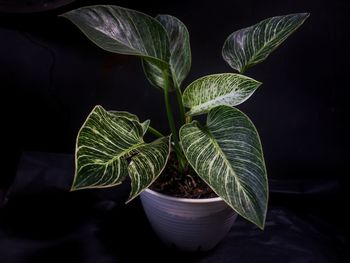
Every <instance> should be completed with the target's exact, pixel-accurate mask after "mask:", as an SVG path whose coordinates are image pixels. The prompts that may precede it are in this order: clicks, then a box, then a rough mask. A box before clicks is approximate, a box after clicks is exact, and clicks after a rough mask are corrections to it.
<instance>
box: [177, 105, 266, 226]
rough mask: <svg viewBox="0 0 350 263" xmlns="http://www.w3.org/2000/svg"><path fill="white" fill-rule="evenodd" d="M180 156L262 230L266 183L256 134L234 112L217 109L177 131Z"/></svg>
mask: <svg viewBox="0 0 350 263" xmlns="http://www.w3.org/2000/svg"><path fill="white" fill-rule="evenodd" d="M180 139H181V144H182V147H183V150H184V153H185V155H186V157H187V159H188V161H189V163H190V164H191V166H192V167H193V168H194V170H195V171H196V172H197V173H198V175H199V176H200V177H201V178H202V179H203V180H204V181H205V182H206V183H207V184H208V185H209V186H210V187H211V188H212V189H213V190H214V191H215V193H216V194H217V195H218V196H220V197H221V198H222V199H223V200H225V201H226V202H227V204H228V205H230V206H231V207H232V208H233V209H234V210H235V211H237V213H239V214H240V215H241V216H243V217H244V218H246V219H248V220H249V221H251V222H253V223H255V224H256V225H257V226H259V227H260V228H264V224H265V217H266V211H267V201H268V183H267V175H266V168H265V162H264V158H263V151H262V147H261V143H260V139H259V135H258V133H257V131H256V129H255V127H254V125H253V123H252V122H251V121H250V120H249V118H248V117H247V116H246V115H244V114H243V113H242V112H241V111H239V110H238V109H235V108H232V107H229V106H218V107H216V108H214V109H212V110H211V111H210V112H209V114H208V118H207V126H202V125H200V124H199V123H198V122H197V121H193V122H192V123H189V124H185V125H184V126H183V127H182V128H181V129H180Z"/></svg>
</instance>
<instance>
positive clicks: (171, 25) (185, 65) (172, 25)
mask: <svg viewBox="0 0 350 263" xmlns="http://www.w3.org/2000/svg"><path fill="white" fill-rule="evenodd" d="M156 19H157V20H158V21H159V22H160V23H161V24H162V25H163V26H164V28H165V30H166V32H167V34H168V38H169V44H170V45H169V48H170V66H171V71H172V75H173V79H174V80H175V81H176V84H177V86H178V87H179V86H180V85H181V83H182V81H183V80H184V79H185V78H186V76H187V74H188V73H189V71H190V69H191V46H190V35H189V33H188V30H187V28H186V26H185V25H184V24H183V23H182V22H181V21H180V20H179V19H177V18H176V17H174V16H170V15H158V16H157V17H156Z"/></svg>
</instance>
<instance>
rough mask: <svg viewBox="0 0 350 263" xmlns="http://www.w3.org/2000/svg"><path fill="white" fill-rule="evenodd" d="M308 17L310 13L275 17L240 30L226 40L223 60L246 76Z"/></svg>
mask: <svg viewBox="0 0 350 263" xmlns="http://www.w3.org/2000/svg"><path fill="white" fill-rule="evenodd" d="M308 16H309V14H308V13H299V14H290V15H285V16H276V17H271V18H268V19H265V20H263V21H261V22H260V23H258V24H256V25H253V26H250V27H247V28H244V29H241V30H238V31H236V32H234V33H232V34H231V35H230V36H229V37H228V38H227V39H226V41H225V43H224V46H223V49H222V56H223V58H224V60H225V61H226V62H227V63H228V64H229V65H230V66H231V67H232V68H234V69H236V70H238V71H239V72H240V73H243V72H244V71H245V70H246V69H248V68H250V67H252V66H254V65H255V64H258V63H260V62H262V61H264V60H265V59H266V58H267V57H268V56H269V55H270V53H271V52H272V51H274V50H275V49H276V48H277V47H278V46H279V45H280V44H282V42H283V41H284V40H286V39H287V37H288V36H289V35H291V34H292V33H293V32H294V31H295V30H297V29H298V27H300V26H301V25H302V24H303V23H304V21H305V20H306V19H307V18H308Z"/></svg>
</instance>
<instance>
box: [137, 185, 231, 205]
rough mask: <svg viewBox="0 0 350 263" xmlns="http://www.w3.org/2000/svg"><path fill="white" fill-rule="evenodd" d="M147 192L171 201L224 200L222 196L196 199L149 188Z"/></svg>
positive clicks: (198, 201) (200, 201)
mask: <svg viewBox="0 0 350 263" xmlns="http://www.w3.org/2000/svg"><path fill="white" fill-rule="evenodd" d="M144 191H145V192H148V193H150V194H153V195H155V196H158V197H161V198H163V199H167V200H171V201H177V202H184V203H197V204H202V203H214V202H221V201H224V200H223V199H222V198H221V197H212V198H200V199H194V198H183V197H174V196H169V195H165V194H162V193H159V192H156V191H153V190H151V189H149V188H147V189H145V190H144Z"/></svg>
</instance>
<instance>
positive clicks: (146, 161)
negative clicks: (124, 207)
mask: <svg viewBox="0 0 350 263" xmlns="http://www.w3.org/2000/svg"><path fill="white" fill-rule="evenodd" d="M169 147H170V137H162V138H160V139H158V140H156V141H154V142H152V143H149V144H145V145H143V146H141V147H139V148H138V149H137V154H135V155H134V156H132V157H131V162H130V165H129V167H128V170H129V175H130V178H131V193H130V197H129V200H128V202H129V201H130V200H132V199H133V198H135V197H136V196H137V195H138V194H139V193H140V192H141V191H142V190H143V189H145V188H147V187H149V186H150V185H151V184H152V183H153V182H154V181H155V179H157V177H158V175H159V174H161V172H162V171H163V169H164V167H165V165H164V164H166V163H167V160H168V157H169V153H170V149H169Z"/></svg>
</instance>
